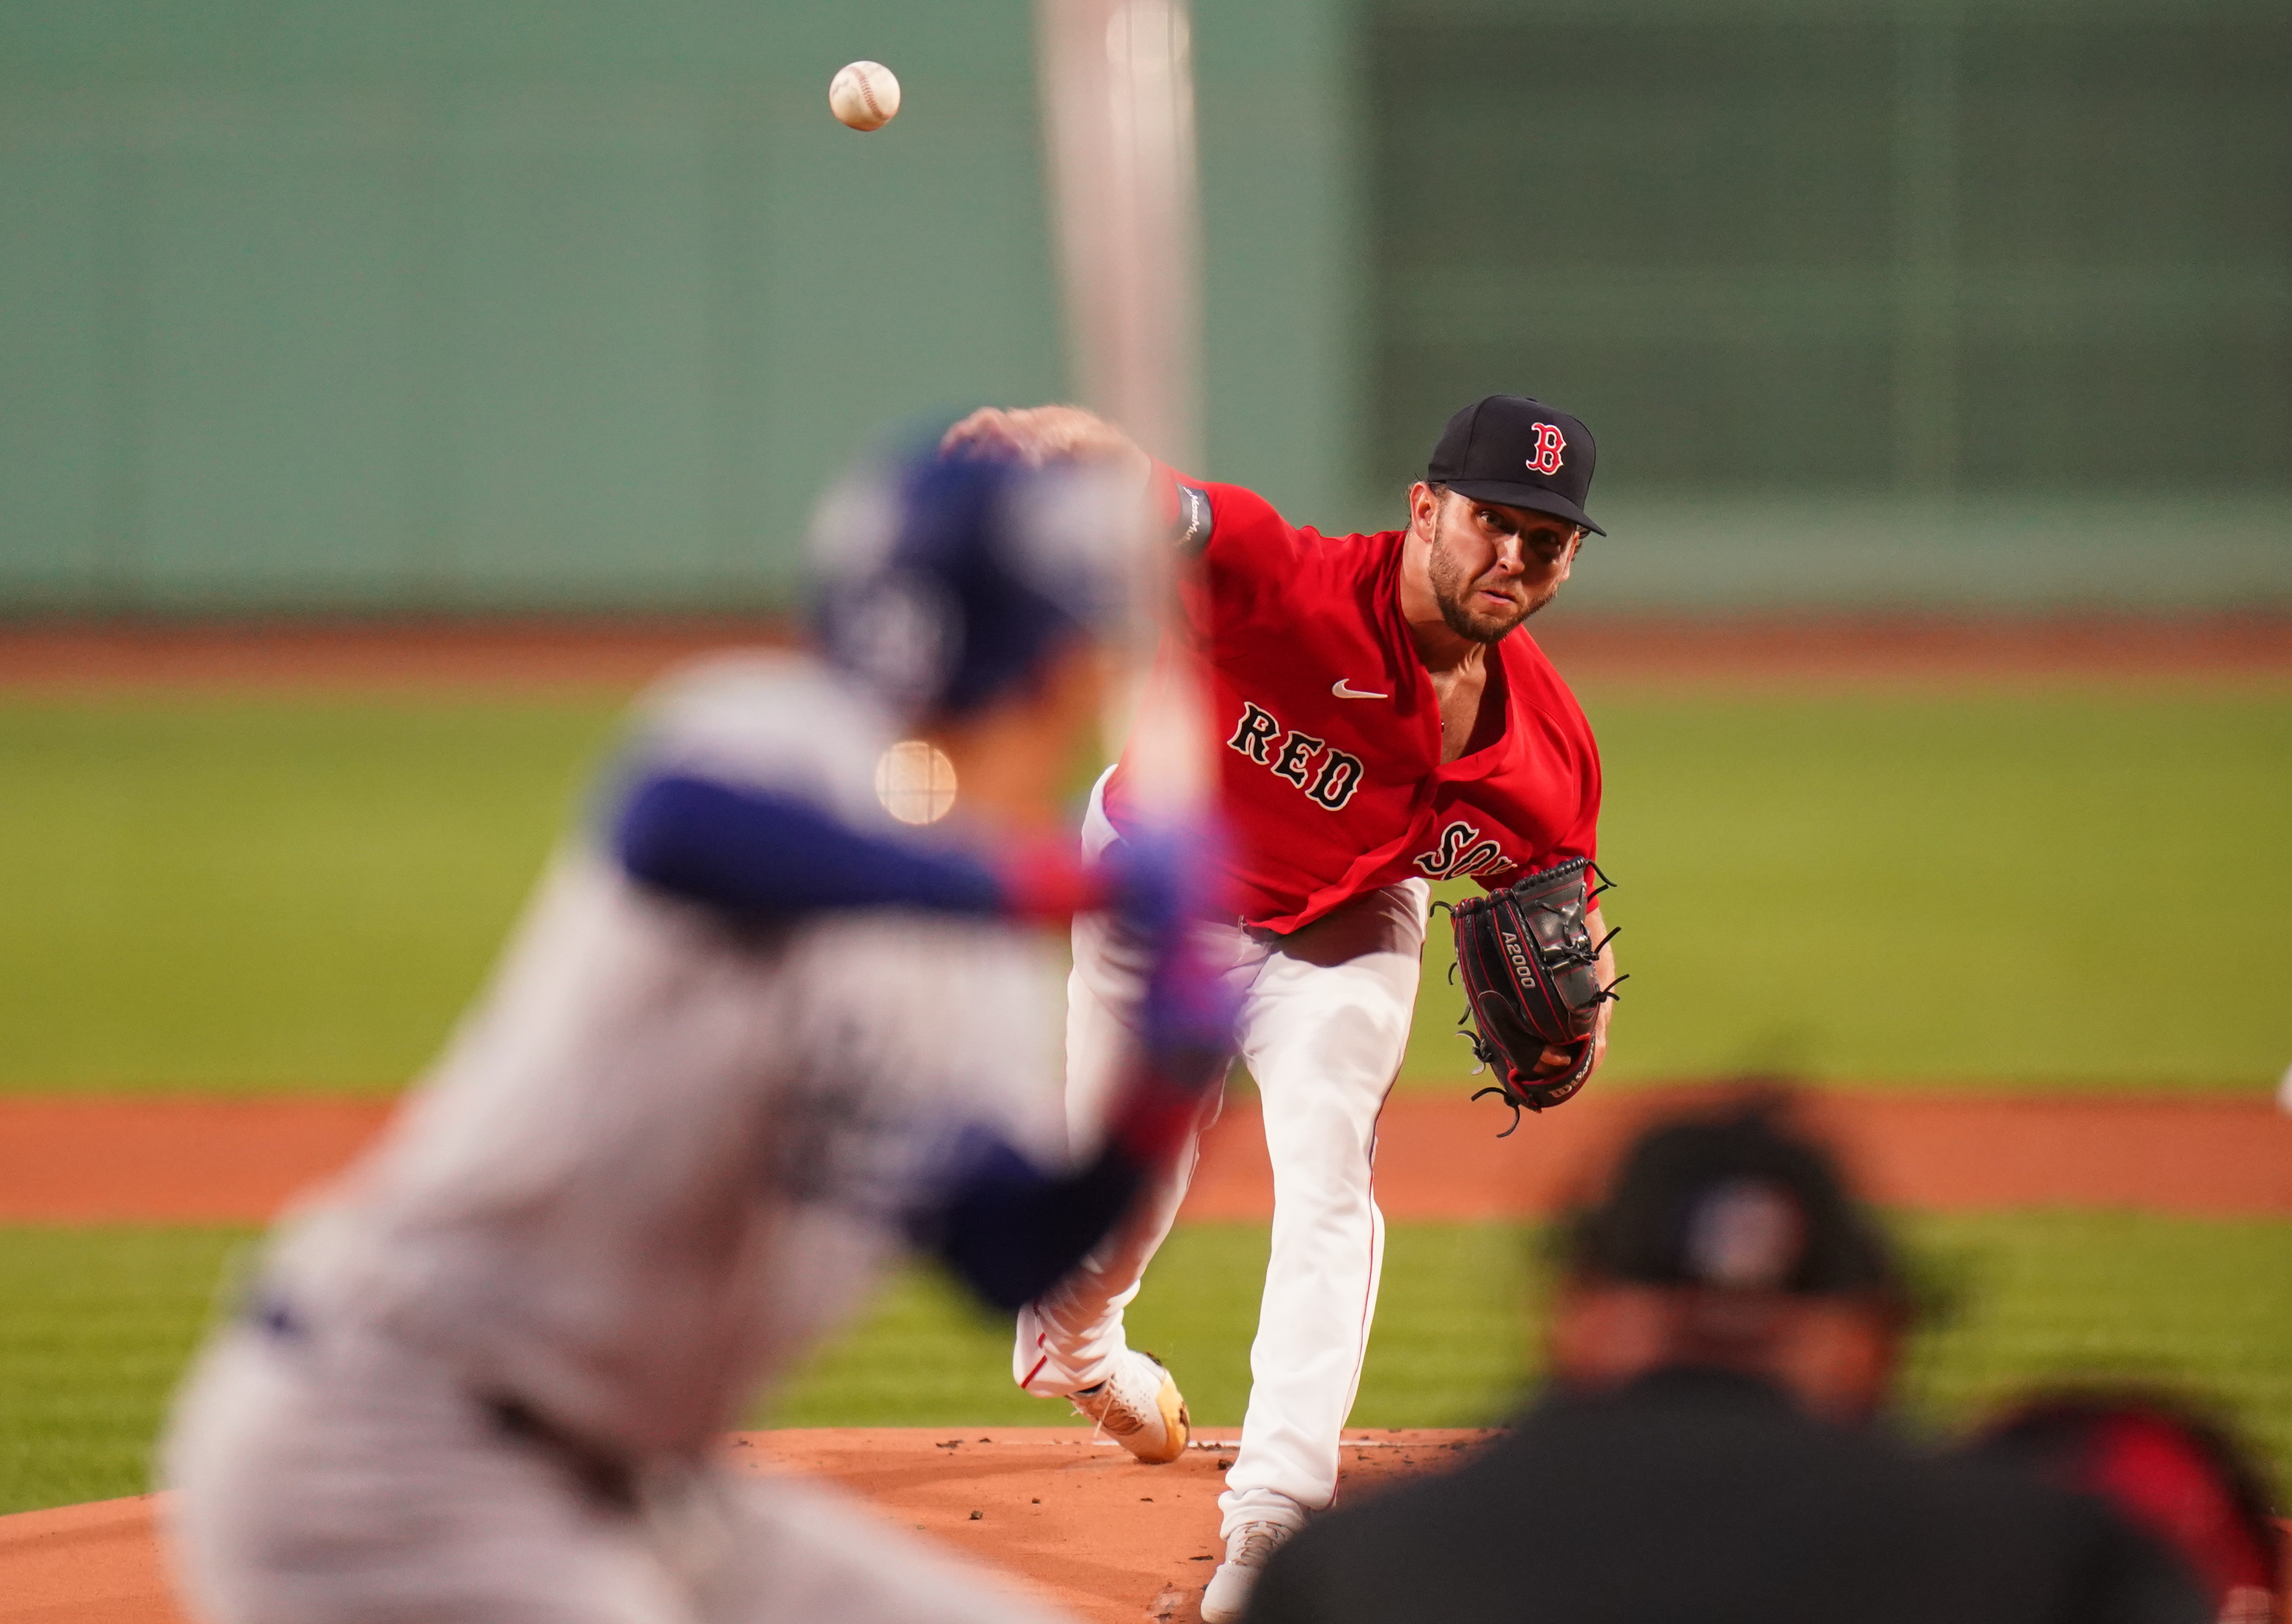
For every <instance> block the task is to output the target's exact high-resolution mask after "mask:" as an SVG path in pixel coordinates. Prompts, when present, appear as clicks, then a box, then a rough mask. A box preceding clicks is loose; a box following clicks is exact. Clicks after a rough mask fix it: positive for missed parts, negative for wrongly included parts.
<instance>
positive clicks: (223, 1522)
mask: <svg viewBox="0 0 2292 1624" xmlns="http://www.w3.org/2000/svg"><path fill="white" fill-rule="evenodd" d="M163 1466H164V1468H165V1475H166V1477H167V1478H168V1480H169V1483H170V1486H171V1487H172V1488H173V1490H174V1494H173V1496H172V1497H171V1504H170V1508H169V1510H168V1512H167V1515H166V1531H167V1535H168V1543H169V1546H170V1550H171V1555H172V1557H173V1559H174V1567H175V1571H176V1576H177V1580H178V1585H179V1588H180V1589H181V1591H182V1595H183V1596H184V1597H185V1599H186V1600H187V1601H188V1602H189V1604H190V1611H191V1613H192V1616H193V1617H195V1618H197V1619H199V1620H205V1621H206V1624H416V1621H417V1620H418V1621H421V1624H719V1621H721V1624H751V1621H753V1624H765V1621H766V1620H787V1624H796V1621H797V1620H806V1621H809V1620H825V1621H827V1624H915V1621H918V1620H921V1621H929V1624H941V1621H943V1624H1012V1621H1013V1620H1024V1621H1025V1624H1055V1620H1057V1619H1058V1618H1059V1617H1060V1616H1061V1615H1057V1614H1053V1613H1051V1612H1045V1611H1043V1610H1041V1609H1039V1608H1037V1606H1036V1605H1034V1604H1031V1603H1029V1602H1028V1601H1026V1600H1024V1599H1022V1598H1021V1596H1018V1595H1017V1594H1016V1593H1015V1592H1013V1591H1009V1590H1003V1589H998V1588H996V1586H995V1585H994V1583H993V1581H991V1580H982V1579H981V1578H979V1577H976V1576H974V1575H973V1574H972V1573H971V1572H969V1571H964V1568H963V1567H962V1566H961V1564H960V1563H956V1562H955V1561H953V1560H951V1559H949V1558H948V1557H945V1556H941V1555H938V1554H937V1553H936V1552H934V1551H932V1550H930V1549H928V1548H926V1547H924V1545H923V1544H922V1542H921V1541H919V1540H917V1539H915V1538H913V1537H912V1536H910V1535H908V1534H907V1533H905V1532H904V1531H900V1530H899V1529H897V1528H894V1527H892V1525H890V1524H889V1523H885V1522H884V1521H883V1520H882V1519H880V1518H878V1517H876V1516H875V1515H871V1514H869V1513H868V1511H867V1510H865V1509H864V1508H862V1507H860V1506H859V1505H858V1504H857V1503H853V1502H849V1501H847V1500H846V1499H844V1497H843V1496H842V1495H841V1494H838V1493H836V1492H835V1491H832V1490H829V1489H827V1488H825V1487H822V1486H820V1485H818V1484H815V1483H800V1482H796V1481H793V1480H789V1479H748V1478H745V1477H736V1476H734V1475H731V1474H730V1473H728V1472H725V1471H723V1470H722V1469H719V1468H716V1467H714V1466H708V1465H706V1464H705V1463H703V1462H699V1461H663V1462H658V1463H652V1464H650V1465H648V1466H645V1467H643V1468H642V1469H641V1470H640V1471H639V1473H638V1474H637V1476H636V1479H635V1484H636V1489H635V1492H634V1495H633V1496H632V1497H629V1498H627V1499H606V1498H601V1497H600V1496H599V1495H598V1494H597V1493H596V1492H595V1491H593V1489H585V1487H584V1486H583V1483H582V1482H581V1480H580V1478H579V1477H578V1475H577V1474H576V1473H574V1472H573V1471H571V1470H569V1467H568V1463H567V1460H566V1459H565V1458H564V1457H563V1456H562V1455H561V1453H559V1452H557V1451H556V1450H555V1449H554V1446H553V1445H551V1444H548V1443H545V1442H538V1441H536V1440H534V1439H533V1438H531V1437H529V1436H519V1435H514V1434H511V1433H509V1432H507V1431H505V1430H504V1428H503V1427H502V1426H501V1425H500V1424H499V1422H498V1421H497V1419H496V1418H495V1417H494V1416H493V1415H492V1414H491V1413H489V1412H488V1410H487V1409H486V1407H485V1406H484V1405H482V1404H481V1403H480V1402H479V1401H477V1400H476V1399H475V1398H474V1397H473V1396H472V1393H471V1392H470V1390H469V1388H468V1387H467V1386H465V1385H464V1383H463V1381H462V1380H461V1379H460V1378H459V1377H458V1375H457V1374H456V1373H455V1372H453V1371H451V1370H449V1369H448V1368H447V1366H446V1365H445V1364H444V1363H443V1362H442V1361H440V1360H438V1359H436V1358H434V1357H432V1356H430V1355H427V1354H424V1353H419V1352H417V1351H416V1350H413V1349H410V1348H408V1347H407V1346H405V1345H402V1344H400V1343H399V1342H397V1341H395V1340H393V1339H392V1338H391V1337H386V1336H383V1335H382V1334H379V1333H377V1332H374V1331H371V1330H367V1329H359V1328H355V1327H342V1326H328V1327H321V1328H318V1329H314V1330H312V1331H311V1333H310V1334H309V1337H308V1338H307V1340H303V1341H297V1342H280V1341H278V1340H277V1339H275V1338H273V1337H270V1336H269V1335H268V1334H266V1333H264V1332H262V1331H260V1330H257V1329H252V1328H245V1329H234V1330H233V1331H231V1332H230V1333H228V1334H226V1335H225V1336H224V1337H222V1338H221V1339H219V1340H218V1342H217V1343H216V1344H215V1345H214V1346H212V1347H211V1348H210V1349H209V1350H208V1352H207V1353H206V1356H205V1358H204V1359H203V1361H202V1362H201V1364H200V1367H199V1369H198V1373H197V1374H196V1375H195V1377H194V1378H193V1379H192V1381H191V1383H190V1386H189V1387H188V1388H187V1389H186V1390H185V1393H184V1394H183V1395H182V1399H181V1400H180V1402H179V1403H178V1405H177V1408H176V1414H175V1421H174V1427H173V1429H172V1432H171V1434H170V1435H169V1437H168V1439H167V1441H166V1443H165V1456H164V1460H163Z"/></svg>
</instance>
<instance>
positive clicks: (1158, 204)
mask: <svg viewBox="0 0 2292 1624" xmlns="http://www.w3.org/2000/svg"><path fill="white" fill-rule="evenodd" d="M1036 27H1037V41H1038V46H1039V52H1038V64H1037V65H1038V68H1039V71H1040V73H1041V76H1042V103H1043V124H1044V137H1045V140H1044V145H1045V154H1046V157H1047V158H1048V161H1049V165H1050V182H1051V198H1052V206H1053V213H1054V214H1055V215H1056V217H1057V220H1058V232H1057V240H1058V246H1059V256H1060V284H1061V287H1062V288H1063V289H1064V293H1065V306H1066V334H1067V343H1068V351H1069V368H1070V371H1071V373H1072V375H1073V377H1074V380H1075V382H1076V384H1077V386H1078V387H1079V389H1080V392H1081V394H1082V398H1083V401H1084V403H1085V405H1088V406H1090V407H1091V408H1094V410H1096V411H1098V412H1100V413H1101V414H1102V415H1103V416H1108V417H1110V418H1111V419H1113V420H1114V421H1115V422H1116V423H1118V424H1120V425H1121V426H1122V427H1123V428H1125V429H1126V430H1127V431H1128V432H1129V433H1130V436H1131V438H1133V439H1134V440H1136V441H1137V442H1138V443H1139V444H1140V445H1142V446H1143V447H1144V448H1146V449H1147V450H1148V451H1149V452H1150V453H1151V454H1153V455H1154V456H1158V457H1160V458H1161V459H1162V460H1163V461H1164V462H1166V463H1168V464H1170V465H1173V466H1174V467H1176V468H1178V469H1180V470H1182V471H1186V472H1195V471H1198V470H1199V469H1200V467H1201V465H1202V463H1201V449H1202V448H1201V370H1202V368H1201V271H1200V263H1201V247H1200V224H1199V218H1200V205H1199V200H1198V183H1197V180H1196V174H1195V158H1194V88H1193V84H1194V81H1193V50H1192V39H1191V36H1190V28H1189V19H1188V16H1187V12H1186V5H1185V0H1037V9H1036ZM1155 528H1156V527H1154V526H1153V525H1151V524H1149V525H1148V526H1147V527H1146V529H1145V531H1144V533H1142V535H1141V537H1139V545H1137V547H1136V548H1135V550H1134V557H1135V560H1136V564H1137V574H1138V581H1139V586H1138V590H1137V593H1136V600H1135V601H1136V602H1138V603H1139V604H1140V605H1141V609H1142V612H1141V613H1139V614H1138V615H1137V616H1136V617H1135V618H1134V635H1133V638H1132V647H1131V654H1130V661H1129V666H1130V677H1131V681H1130V683H1129V684H1128V687H1129V690H1130V691H1129V693H1128V694H1127V695H1126V696H1125V698H1126V700H1127V701H1128V704H1127V705H1126V706H1125V707H1123V708H1125V709H1126V710H1127V711H1128V712H1129V714H1128V715H1127V717H1126V719H1125V718H1124V717H1121V716H1117V717H1111V718H1110V726H1109V731H1110V734H1114V735H1116V736H1118V737H1120V738H1123V739H1125V740H1126V742H1124V743H1123V744H1122V746H1121V748H1122V749H1123V753H1124V757H1125V760H1126V762H1127V764H1128V767H1127V772H1128V778H1127V780H1126V781H1127V782H1128V784H1129V786H1130V788H1131V790H1132V793H1133V794H1134V796H1135V797H1136V798H1137V800H1138V802H1139V803H1140V804H1142V805H1145V806H1147V807H1149V808H1151V809H1153V810H1154V811H1156V812H1160V813H1163V814H1165V815H1169V816H1174V817H1188V816H1191V815H1193V814H1195V813H1196V812H1198V809H1199V808H1200V807H1201V806H1202V804H1204V803H1205V802H1206V801H1207V799H1208V797H1209V795H1210V783H1211V774H1212V767H1211V757H1210V749H1211V747H1210V743H1209V733H1208V722H1207V710H1206V707H1205V706H1204V704H1203V692H1204V684H1203V681H1202V677H1201V674H1200V673H1199V672H1198V670H1196V669H1195V667H1194V666H1193V664H1192V662H1191V661H1190V660H1189V659H1187V658H1182V657H1181V656H1177V655H1176V654H1175V653H1174V650H1176V649H1178V648H1181V647H1182V640H1168V639H1166V629H1167V628H1169V627H1171V626H1174V625H1175V624H1176V622H1177V602H1176V583H1175V574H1176V561H1175V560H1174V558H1173V556H1172V549H1171V548H1170V546H1169V545H1167V544H1166V538H1165V537H1160V536H1158V535H1156V534H1154V529H1155ZM1166 648H1168V649H1169V650H1172V651H1173V657H1172V658H1163V655H1164V651H1165V650H1166Z"/></svg>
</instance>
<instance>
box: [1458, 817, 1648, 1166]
mask: <svg viewBox="0 0 2292 1624" xmlns="http://www.w3.org/2000/svg"><path fill="white" fill-rule="evenodd" d="M1594 879H1597V880H1598V881H1599V884H1598V885H1596V886H1595V885H1592V883H1591V882H1592V881H1593V880H1594ZM1608 888H1609V881H1608V877H1607V876H1606V875H1604V874H1602V873H1601V872H1600V870H1599V869H1597V868H1596V867H1594V864H1593V862H1592V860H1591V859H1590V858H1588V857H1576V858H1570V860H1568V861H1566V862H1563V863H1558V864H1555V865H1554V866H1553V867H1552V868H1549V869H1540V870H1538V871H1537V872H1536V873H1534V874H1531V875H1529V877H1527V878H1526V879H1523V880H1521V881H1518V882H1517V883H1515V884H1513V885H1509V886H1507V887H1505V889H1504V890H1502V891H1499V892H1496V893H1492V894H1490V895H1488V896H1480V897H1472V898H1469V899H1467V900H1466V901H1462V902H1458V903H1457V904H1456V905H1455V906H1454V907H1453V908H1451V909H1449V923H1450V924H1451V925H1454V926H1455V927H1456V931H1457V970H1458V971H1459V972H1460V973H1461V974H1463V977H1464V982H1465V1002H1466V1008H1465V1014H1463V1015H1461V1016H1459V1017H1458V1018H1457V1024H1458V1025H1460V1026H1461V1025H1463V1024H1464V1022H1465V1021H1467V1020H1469V1021H1471V1022H1472V1023H1473V1028H1474V1029H1475V1030H1473V1032H1472V1033H1470V1034H1468V1035H1469V1036H1470V1037H1471V1038H1472V1040H1473V1054H1475V1055H1477V1056H1478V1057H1479V1058H1480V1059H1481V1062H1482V1063H1484V1064H1486V1065H1488V1066H1489V1067H1491V1068H1493V1069H1494V1071H1495V1072H1496V1074H1497V1079H1498V1081H1497V1083H1496V1085H1495V1086H1494V1087H1488V1088H1483V1089H1481V1091H1480V1094H1475V1095H1473V1098H1474V1099H1476V1100H1477V1099H1479V1098H1480V1097H1481V1095H1485V1094H1493V1095H1498V1096H1500V1097H1501V1098H1502V1099H1503V1100H1504V1102H1505V1103H1506V1104H1507V1105H1510V1106H1511V1107H1512V1118H1513V1119H1512V1127H1508V1128H1506V1129H1505V1131H1504V1133H1503V1134H1500V1135H1497V1137H1498V1138H1503V1137H1505V1135H1509V1134H1511V1133H1512V1131H1513V1128H1516V1127H1519V1126H1520V1113H1521V1110H1522V1109H1523V1108H1525V1109H1526V1110H1529V1111H1542V1110H1544V1109H1545V1107H1546V1106H1550V1105H1557V1104H1559V1103H1562V1101H1565V1100H1568V1099H1571V1098H1573V1097H1574V1096H1575V1094H1576V1091H1577V1090H1578V1089H1579V1088H1581V1087H1583V1086H1584V1079H1586V1078H1587V1077H1589V1076H1590V1075H1591V1074H1592V1061H1593V1057H1594V1049H1595V1045H1594V1041H1593V1032H1594V1029H1595V1028H1596V1026H1597V1025H1598V1023H1599V1016H1600V1006H1601V1005H1602V1004H1604V1003H1606V1002H1607V1001H1608V1000H1609V999H1610V998H1614V997H1616V988H1617V987H1618V986H1619V985H1620V984H1621V983H1622V982H1624V981H1625V980H1626V978H1625V977H1623V976H1620V975H1619V976H1618V977H1617V978H1616V979H1615V980H1614V981H1613V982H1609V983H1608V984H1607V985H1606V986H1604V987H1603V986H1602V985H1601V984H1600V949H1602V948H1604V947H1606V946H1607V945H1608V943H1609V942H1610V941H1613V940H1615V935H1616V933H1615V932H1613V931H1610V932H1609V933H1608V934H1607V935H1606V936H1605V937H1603V938H1602V940H1600V941H1593V940H1592V929H1591V925H1590V922H1589V918H1590V914H1591V911H1592V899H1593V898H1594V897H1596V896H1598V895H1599V894H1600V893H1602V892H1603V891H1605V890H1607V889H1608ZM1546 1049H1556V1050H1558V1051H1560V1052H1561V1053H1562V1054H1566V1055H1567V1056H1568V1057H1569V1064H1568V1066H1567V1069H1566V1070H1564V1071H1550V1072H1545V1071H1540V1069H1539V1068H1540V1066H1541V1062H1543V1059H1544V1052H1545V1050H1546Z"/></svg>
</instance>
